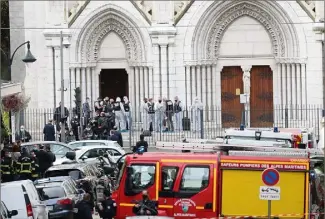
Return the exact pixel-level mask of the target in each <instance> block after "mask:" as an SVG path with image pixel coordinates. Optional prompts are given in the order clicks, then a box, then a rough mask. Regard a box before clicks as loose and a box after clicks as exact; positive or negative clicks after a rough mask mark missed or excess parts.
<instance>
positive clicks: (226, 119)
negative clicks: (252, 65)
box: [221, 66, 244, 128]
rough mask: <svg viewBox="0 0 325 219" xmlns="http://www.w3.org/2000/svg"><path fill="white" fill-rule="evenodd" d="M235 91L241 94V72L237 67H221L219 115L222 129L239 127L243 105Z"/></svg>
mask: <svg viewBox="0 0 325 219" xmlns="http://www.w3.org/2000/svg"><path fill="white" fill-rule="evenodd" d="M236 89H239V90H240V93H242V92H243V71H242V69H241V67H239V66H230V67H223V69H222V72H221V113H222V115H221V116H222V127H223V128H229V127H239V126H240V123H241V118H242V111H243V109H244V108H243V105H242V104H241V103H240V96H239V95H236Z"/></svg>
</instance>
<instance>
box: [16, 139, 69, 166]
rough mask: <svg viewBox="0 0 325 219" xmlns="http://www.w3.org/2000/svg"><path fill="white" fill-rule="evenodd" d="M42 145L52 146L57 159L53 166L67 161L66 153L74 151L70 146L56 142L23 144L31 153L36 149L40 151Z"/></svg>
mask: <svg viewBox="0 0 325 219" xmlns="http://www.w3.org/2000/svg"><path fill="white" fill-rule="evenodd" d="M41 145H50V147H51V151H52V153H53V154H55V157H56V161H55V162H54V163H53V165H57V164H61V163H62V162H63V161H64V160H66V159H65V158H64V157H65V155H66V153H67V152H68V151H73V148H71V147H70V146H69V145H67V144H64V143H61V142H56V141H36V142H27V143H23V144H22V147H24V148H26V149H27V151H28V152H31V151H32V150H34V149H36V150H38V149H39V147H40V146H41Z"/></svg>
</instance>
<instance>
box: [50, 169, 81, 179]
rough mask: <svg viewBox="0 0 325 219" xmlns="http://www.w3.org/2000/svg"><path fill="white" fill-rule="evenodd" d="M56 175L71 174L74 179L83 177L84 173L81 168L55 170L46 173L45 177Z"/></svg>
mask: <svg viewBox="0 0 325 219" xmlns="http://www.w3.org/2000/svg"><path fill="white" fill-rule="evenodd" d="M56 176H71V178H72V179H74V180H79V179H82V178H83V174H82V172H81V171H80V170H71V169H67V170H53V171H48V172H46V173H45V178H49V177H56Z"/></svg>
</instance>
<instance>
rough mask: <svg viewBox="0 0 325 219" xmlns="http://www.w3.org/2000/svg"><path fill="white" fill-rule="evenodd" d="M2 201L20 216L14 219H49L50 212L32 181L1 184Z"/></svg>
mask: <svg viewBox="0 0 325 219" xmlns="http://www.w3.org/2000/svg"><path fill="white" fill-rule="evenodd" d="M1 201H3V202H4V203H5V205H6V206H7V208H8V209H15V210H17V211H18V214H17V215H15V216H12V218H13V219H32V218H37V219H48V210H47V208H46V205H45V204H44V203H42V201H41V199H40V197H39V194H38V192H37V190H36V188H35V186H34V184H33V182H32V181H30V180H21V181H14V182H8V183H1Z"/></svg>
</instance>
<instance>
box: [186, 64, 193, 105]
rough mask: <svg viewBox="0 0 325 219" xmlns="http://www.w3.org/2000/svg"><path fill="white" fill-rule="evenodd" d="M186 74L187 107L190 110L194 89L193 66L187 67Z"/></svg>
mask: <svg viewBox="0 0 325 219" xmlns="http://www.w3.org/2000/svg"><path fill="white" fill-rule="evenodd" d="M185 74H186V83H185V86H186V107H187V108H188V107H189V106H190V105H191V96H192V95H191V90H192V89H193V88H192V86H191V66H189V65H186V66H185Z"/></svg>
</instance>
